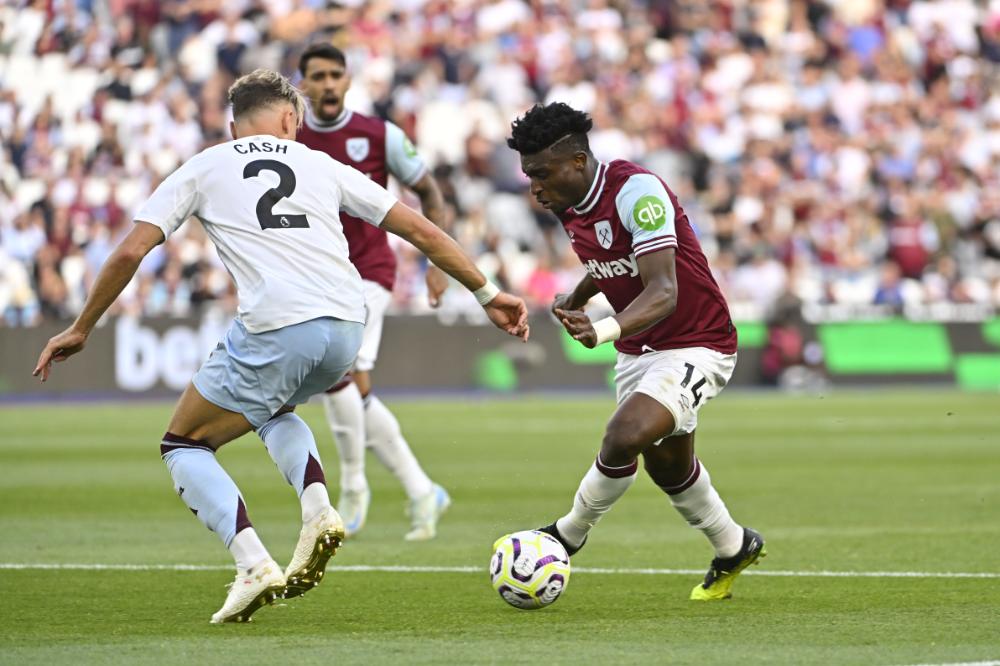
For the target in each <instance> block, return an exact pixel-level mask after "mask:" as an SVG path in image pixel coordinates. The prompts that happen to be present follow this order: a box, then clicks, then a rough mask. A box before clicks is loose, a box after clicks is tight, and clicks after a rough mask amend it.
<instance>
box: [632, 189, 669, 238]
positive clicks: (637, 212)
mask: <svg viewBox="0 0 1000 666" xmlns="http://www.w3.org/2000/svg"><path fill="white" fill-rule="evenodd" d="M632 219H634V220H635V223H636V224H638V225H639V228H640V229H644V230H646V231H656V230H657V229H659V228H660V227H662V226H663V225H664V224H666V223H667V207H666V206H664V205H663V202H662V201H660V199H659V198H658V197H654V196H652V195H650V194H647V195H646V196H644V197H642V198H640V199H639V200H638V201H636V202H635V206H634V207H633V208H632Z"/></svg>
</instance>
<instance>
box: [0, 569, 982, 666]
mask: <svg viewBox="0 0 1000 666" xmlns="http://www.w3.org/2000/svg"><path fill="white" fill-rule="evenodd" d="M232 568H233V567H232V565H220V564H82V563H41V562H39V563H18V562H0V570H25V571H50V570H57V571H230V570H232ZM332 569H333V570H336V571H344V572H378V573H481V574H485V573H486V567H470V566H464V567H435V566H404V565H370V564H350V565H344V566H337V565H333V566H332ZM573 573H582V574H618V575H632V576H700V575H702V574H704V573H705V570H704V569H617V568H603V567H576V568H574V569H573ZM745 573H746V574H747V575H749V576H773V577H778V578H790V577H795V578H1000V573H994V572H963V571H768V570H766V569H764V570H760V571H758V570H753V571H746V572H745ZM970 663H971V662H970ZM984 663H987V662H984ZM989 663H991V664H992V663H993V662H989ZM996 666H1000V662H996Z"/></svg>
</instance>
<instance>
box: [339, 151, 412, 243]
mask: <svg viewBox="0 0 1000 666" xmlns="http://www.w3.org/2000/svg"><path fill="white" fill-rule="evenodd" d="M328 163H329V164H330V166H331V168H332V169H333V170H334V171H335V174H334V176H335V178H334V180H335V182H336V183H337V188H338V189H339V191H340V208H341V210H343V211H345V212H346V213H347V214H349V215H353V216H354V217H359V218H361V219H362V220H364V221H365V222H368V223H370V224H372V225H374V226H376V227H377V226H379V225H380V224H382V220H383V219H385V215H386V213H388V212H389V209H390V208H392V207H393V206H395V205H396V197H394V196H392V195H391V194H389V192H388V191H387V190H386V189H385V188H384V187H382V186H381V185H379V184H378V183H376V182H374V181H372V180H371V179H370V178H368V176H366V175H364V174H363V173H361V172H360V171H358V170H357V169H355V168H353V167H349V166H347V165H346V164H341V163H340V162H338V161H336V160H334V159H333V158H329V162H328Z"/></svg>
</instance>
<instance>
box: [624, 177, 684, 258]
mask: <svg viewBox="0 0 1000 666" xmlns="http://www.w3.org/2000/svg"><path fill="white" fill-rule="evenodd" d="M615 206H616V207H617V209H618V217H619V218H621V221H622V224H624V225H625V228H626V229H628V230H629V233H631V234H632V250H633V251H634V252H635V256H637V257H641V256H642V255H644V254H649V253H650V252H656V251H657V250H662V249H664V248H668V247H677V230H676V228H675V227H674V215H675V211H674V205H673V203H671V201H670V196H669V195H668V194H667V190H666V188H665V187H663V183H661V182H660V179H659V178H657V177H656V176H654V175H652V174H649V173H637V174H635V175H633V176H631V177H630V178H629V179H628V180H627V181H625V184H624V185H623V186H622V188H621V189H620V190H619V191H618V196H616V197H615Z"/></svg>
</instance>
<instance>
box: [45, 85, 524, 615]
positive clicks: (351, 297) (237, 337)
mask: <svg viewBox="0 0 1000 666" xmlns="http://www.w3.org/2000/svg"><path fill="white" fill-rule="evenodd" d="M229 100H230V102H231V103H232V107H233V118H234V121H233V123H232V126H231V129H232V133H233V137H234V140H233V141H229V142H226V143H223V144H219V145H217V146H214V147H212V148H208V149H207V150H204V151H202V152H201V153H199V154H197V155H195V156H194V157H193V158H191V159H190V160H188V161H187V162H185V163H184V164H183V165H182V166H181V167H179V168H178V169H177V170H176V171H174V172H173V173H172V174H171V175H170V176H169V177H168V178H167V179H166V180H164V181H163V183H161V184H160V186H159V187H157V189H156V191H155V192H153V194H152V196H151V197H150V199H149V200H148V201H147V202H146V204H145V205H144V206H143V207H142V208H141V209H140V210H139V212H138V213H137V215H136V224H135V227H134V228H133V229H132V231H131V232H130V233H129V235H128V236H127V237H126V238H125V239H124V240H123V241H122V243H121V244H120V245H119V247H118V248H117V249H116V250H115V251H114V252H113V253H112V255H111V256H110V257H109V258H108V261H107V262H106V263H105V265H104V267H103V268H102V270H101V273H100V274H99V275H98V277H97V280H96V282H95V283H94V285H93V288H92V290H91V293H90V295H89V297H88V299H87V303H86V305H85V306H84V308H83V311H82V313H81V314H80V316H79V317H78V318H77V320H76V322H75V323H74V324H73V325H72V326H70V327H69V328H68V329H67V330H66V331H64V332H62V333H60V334H59V335H57V336H55V337H53V338H52V339H51V340H49V342H48V344H47V345H46V347H45V349H44V350H43V351H42V354H41V356H40V357H39V359H38V364H37V365H36V367H35V371H34V374H36V375H41V378H42V381H45V380H46V379H47V378H48V375H49V372H50V368H51V364H52V362H53V361H63V360H65V359H66V358H67V357H69V356H70V355H72V354H75V353H76V352H79V351H80V350H81V349H83V346H84V344H85V343H86V340H87V337H88V335H89V334H90V332H91V331H92V329H93V327H94V325H95V324H96V323H97V321H98V319H100V317H101V315H102V314H103V313H104V312H105V311H106V310H107V308H108V307H109V306H110V305H111V304H112V303H113V302H114V300H115V299H116V298H117V297H118V295H119V294H120V293H121V291H122V289H124V288H125V286H126V285H127V284H128V283H129V281H130V280H131V279H132V277H133V275H134V274H135V272H136V270H137V269H138V267H139V263H140V262H141V261H142V259H143V257H145V256H146V254H148V253H149V251H150V250H152V249H153V248H154V247H155V246H156V245H158V244H160V243H162V242H163V241H164V240H165V239H166V238H167V237H169V236H170V235H171V234H172V233H173V232H174V231H175V230H176V229H177V228H178V227H179V226H180V225H181V224H183V223H184V221H185V220H187V219H188V218H189V217H192V216H196V217H198V218H199V219H200V220H201V222H202V224H203V225H204V227H205V231H206V233H207V234H208V235H209V237H210V238H211V239H212V241H213V242H214V244H215V246H216V248H217V249H218V251H219V256H220V258H221V259H222V261H223V263H224V264H225V266H226V268H227V269H228V270H229V272H230V273H231V274H232V276H233V278H234V280H235V282H236V287H237V291H238V294H239V311H238V315H237V317H236V320H235V321H234V322H233V324H232V326H231V327H230V329H229V331H228V332H227V334H226V336H225V338H224V339H223V340H222V341H221V342H220V343H219V345H218V347H217V348H216V349H215V351H214V352H213V353H212V355H211V356H210V357H209V359H208V360H207V361H206V362H205V363H204V364H203V365H202V367H201V368H200V369H199V370H198V372H197V373H196V374H195V376H194V378H193V380H192V382H191V384H190V385H189V386H188V388H187V389H186V390H185V392H184V394H183V395H182V396H181V398H180V401H179V403H178V404H177V407H176V409H175V410H174V414H173V417H172V418H171V420H170V425H169V427H168V431H167V433H166V434H165V435H164V437H163V440H162V444H161V447H160V451H161V454H162V456H163V460H164V462H166V464H167V467H168V468H169V470H170V475H171V477H172V478H173V481H174V485H175V488H176V490H177V493H178V494H179V495H180V497H181V499H182V500H183V501H184V503H185V504H187V506H188V507H189V508H190V509H191V511H192V512H193V513H194V514H195V515H196V516H197V517H198V519H199V520H201V521H202V522H203V523H204V524H205V525H206V526H207V527H208V528H209V529H210V530H212V531H213V532H215V533H216V534H217V535H219V537H220V538H221V539H222V540H223V542H224V543H225V544H226V546H227V547H228V548H229V550H230V551H231V552H232V554H233V557H234V559H235V560H236V567H237V574H236V580H235V582H234V584H233V585H232V587H231V588H230V591H229V595H228V596H227V598H226V601H225V603H224V605H223V607H222V608H221V609H220V610H219V611H218V612H217V613H215V614H214V615H213V616H212V622H230V621H246V620H248V619H249V617H250V615H251V614H252V613H254V612H255V611H256V610H257V609H258V608H260V607H262V606H264V605H266V604H268V603H271V602H272V601H273V600H274V599H275V597H276V596H279V595H280V596H285V597H286V598H288V597H292V596H297V595H300V594H303V593H305V592H306V591H308V590H309V589H311V588H312V587H314V586H315V585H316V584H317V583H319V581H320V579H321V578H322V576H323V570H324V567H325V566H326V562H327V560H328V559H329V558H330V556H332V555H333V554H334V552H335V551H336V549H337V547H338V546H339V545H340V542H341V540H342V539H343V537H344V531H343V529H344V528H343V522H342V521H341V518H340V516H339V515H338V514H337V512H336V511H335V510H334V509H333V508H332V507H331V506H330V500H329V497H328V495H327V491H326V485H325V480H324V475H323V468H322V466H321V464H320V459H319V453H318V452H317V450H316V441H315V439H314V438H313V435H312V432H311V431H310V430H309V427H308V426H307V425H306V424H305V422H304V421H303V420H302V419H301V418H299V417H298V416H297V415H296V414H294V413H293V410H294V408H295V405H297V404H300V403H302V402H304V401H306V400H308V399H309V397H310V396H312V395H315V394H317V393H320V392H322V391H324V390H325V389H326V388H328V387H329V386H330V385H331V384H332V383H334V382H336V381H338V380H339V379H340V378H341V377H343V375H344V373H345V372H347V371H348V370H349V369H350V367H351V365H352V363H353V362H354V358H355V356H356V354H357V351H358V348H359V346H360V345H361V337H362V330H363V327H364V326H363V323H364V294H363V292H362V286H361V278H360V276H359V275H358V273H357V271H356V270H355V269H354V267H353V266H352V265H351V264H350V262H349V261H348V253H347V241H346V240H345V238H344V234H343V231H342V229H341V224H340V218H339V212H340V210H341V209H343V210H345V211H347V212H348V213H350V214H352V215H354V216H357V217H359V218H361V219H363V220H366V222H367V223H368V224H371V225H373V226H381V227H382V228H384V229H386V230H388V231H391V232H393V233H395V234H398V235H400V236H402V237H403V238H406V239H407V240H408V241H410V242H411V243H413V244H414V245H415V246H417V247H418V248H419V249H420V250H421V251H423V252H425V253H426V254H427V256H428V257H430V258H431V259H433V261H435V262H436V263H437V265H438V266H440V267H441V268H442V269H444V270H445V271H447V272H448V273H449V274H450V275H451V276H452V277H454V278H455V279H456V280H458V281H459V282H460V283H461V284H463V285H464V286H466V287H468V288H470V289H472V290H474V291H475V293H476V297H477V299H478V300H479V302H480V303H483V304H485V307H486V311H487V314H488V315H489V317H490V319H491V320H492V321H493V322H494V323H495V324H496V325H497V326H498V327H500V328H502V329H504V330H506V331H507V332H508V333H510V334H512V335H518V336H520V337H523V338H525V339H526V338H527V334H528V329H527V314H526V310H525V306H524V302H523V301H521V300H520V299H518V298H515V297H513V296H510V295H508V294H503V293H500V292H499V290H498V289H497V288H496V287H495V286H493V285H492V284H491V283H490V282H488V281H487V280H486V278H485V277H483V276H482V274H481V273H480V272H479V271H478V270H477V269H476V267H475V265H474V264H473V263H472V261H471V260H470V259H469V258H468V257H466V256H465V254H463V252H462V250H461V248H460V247H459V246H458V244H457V243H455V242H454V241H453V240H452V239H451V238H450V237H449V236H448V235H447V234H445V233H444V232H442V231H441V230H440V229H438V228H437V227H435V226H434V225H433V224H431V223H430V222H429V221H428V220H427V219H426V218H424V217H422V216H421V215H419V214H418V213H416V212H415V211H413V210H411V209H410V208H408V207H406V206H404V205H402V204H400V203H398V202H397V201H396V199H395V198H394V197H393V196H392V195H391V194H389V193H388V192H386V191H385V189H383V188H381V187H379V186H378V185H376V184H375V183H373V182H372V181H370V180H369V179H367V178H365V177H364V176H363V175H361V174H360V173H358V172H357V171H355V170H354V169H351V168H348V167H345V166H344V165H343V164H340V163H339V162H336V161H335V160H333V159H331V158H330V157H329V156H327V155H325V154H323V153H321V152H318V151H314V150H310V149H308V148H307V147H305V146H303V145H302V144H300V143H296V142H295V141H294V140H293V139H294V138H295V132H296V130H297V128H298V126H299V124H300V122H301V119H302V116H303V114H304V101H303V99H302V96H301V94H300V93H299V92H298V91H297V90H296V89H295V88H294V86H292V84H291V83H290V82H289V81H288V80H287V79H285V78H284V77H283V76H281V75H280V74H278V73H276V72H272V71H268V70H257V71H255V72H253V73H252V74H249V75H247V76H244V77H242V78H241V79H239V80H237V81H236V82H235V83H234V84H233V86H232V88H230V91H229ZM251 430H255V431H256V432H257V434H258V435H259V436H260V438H261V439H262V440H263V441H264V445H265V446H266V448H267V451H268V453H269V454H270V455H271V458H272V459H273V460H274V462H275V464H276V465H277V466H278V469H279V470H280V471H281V473H282V474H283V475H284V477H285V479H286V480H287V481H288V482H289V483H290V484H291V485H292V486H293V487H294V488H295V490H296V492H297V493H298V495H299V498H300V501H301V504H302V521H303V527H302V531H301V533H300V537H299V542H298V544H297V546H296V548H295V552H294V554H293V555H292V559H291V562H290V563H289V565H288V566H287V567H286V569H285V570H284V572H283V571H282V570H281V568H280V567H279V566H278V565H277V564H276V563H275V562H274V560H273V559H272V558H271V556H270V554H268V551H267V550H266V549H265V548H264V545H263V543H261V541H260V539H259V538H258V536H257V534H256V532H255V531H254V529H253V526H252V525H251V523H250V520H249V518H248V516H247V511H246V507H245V505H244V503H243V499H242V496H241V494H240V492H239V489H238V488H237V487H236V484H235V483H234V482H233V480H232V479H231V478H230V477H229V475H228V474H226V472H225V470H223V468H222V467H221V466H220V465H219V463H218V461H217V460H216V458H215V451H216V450H218V449H219V447H221V446H223V445H224V444H226V443H227V442H229V441H231V440H233V439H235V438H237V437H240V436H241V435H244V434H246V433H247V432H250V431H251Z"/></svg>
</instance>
